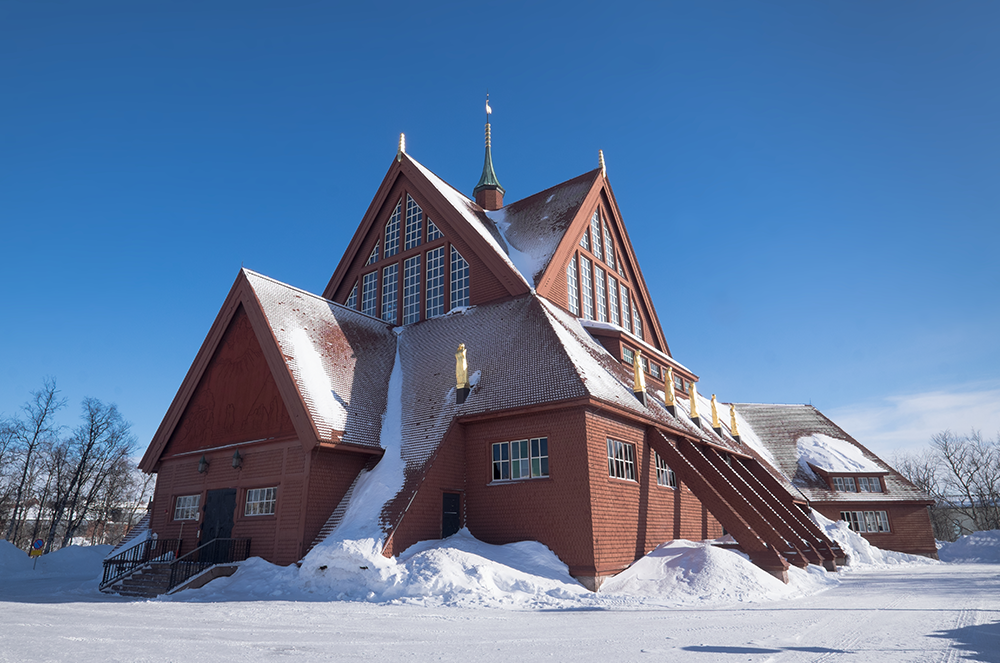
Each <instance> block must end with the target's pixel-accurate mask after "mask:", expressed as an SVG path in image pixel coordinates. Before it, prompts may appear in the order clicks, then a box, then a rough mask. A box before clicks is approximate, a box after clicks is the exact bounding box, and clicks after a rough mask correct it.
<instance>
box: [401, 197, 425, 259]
mask: <svg viewBox="0 0 1000 663" xmlns="http://www.w3.org/2000/svg"><path fill="white" fill-rule="evenodd" d="M423 226H424V210H422V209H421V208H420V205H418V204H417V201H415V200H414V199H413V198H411V197H410V194H406V234H405V235H404V237H403V250H404V251H409V250H410V249H412V248H416V247H418V246H420V240H421V239H422V238H423Z"/></svg>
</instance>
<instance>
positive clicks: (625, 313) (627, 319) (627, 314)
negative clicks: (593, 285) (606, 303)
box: [618, 283, 632, 331]
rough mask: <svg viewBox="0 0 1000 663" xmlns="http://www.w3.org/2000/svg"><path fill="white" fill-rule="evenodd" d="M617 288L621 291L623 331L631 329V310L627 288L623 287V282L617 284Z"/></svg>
mask: <svg viewBox="0 0 1000 663" xmlns="http://www.w3.org/2000/svg"><path fill="white" fill-rule="evenodd" d="M618 289H619V290H620V291H621V292H620V293H619V294H621V300H622V327H624V328H625V331H632V311H631V309H630V308H629V305H628V288H626V287H625V284H624V283H619V284H618Z"/></svg>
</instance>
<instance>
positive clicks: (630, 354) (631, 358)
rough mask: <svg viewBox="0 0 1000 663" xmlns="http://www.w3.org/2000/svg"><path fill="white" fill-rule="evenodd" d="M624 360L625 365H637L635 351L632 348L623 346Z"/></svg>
mask: <svg viewBox="0 0 1000 663" xmlns="http://www.w3.org/2000/svg"><path fill="white" fill-rule="evenodd" d="M622 359H624V360H625V363H626V364H628V365H629V366H631V365H633V364H635V351H634V350H633V349H632V348H629V347H626V346H624V345H623V346H622Z"/></svg>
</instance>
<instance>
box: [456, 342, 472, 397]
mask: <svg viewBox="0 0 1000 663" xmlns="http://www.w3.org/2000/svg"><path fill="white" fill-rule="evenodd" d="M455 383H456V385H457V388H458V389H468V388H469V363H468V361H467V360H466V357H465V343H462V344H460V345H459V346H458V352H456V353H455Z"/></svg>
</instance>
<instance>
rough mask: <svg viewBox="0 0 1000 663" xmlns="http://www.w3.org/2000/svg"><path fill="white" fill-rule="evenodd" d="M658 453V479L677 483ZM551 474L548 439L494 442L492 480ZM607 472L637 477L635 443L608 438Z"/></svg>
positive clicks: (670, 484) (665, 483) (660, 482)
mask: <svg viewBox="0 0 1000 663" xmlns="http://www.w3.org/2000/svg"><path fill="white" fill-rule="evenodd" d="M655 456H656V483H657V485H659V486H667V487H669V488H676V487H677V476H676V475H675V474H674V471H673V470H672V469H670V468H669V467H668V466H667V463H666V461H664V460H663V459H662V458H660V454H655ZM547 476H549V440H548V438H546V437H533V438H531V439H528V440H513V441H510V442H495V443H494V444H493V481H513V480H517V479H537V478H541V477H547ZM608 476H610V477H613V478H616V479H625V480H627V481H635V480H636V472H635V445H633V444H629V443H627V442H620V441H618V440H612V439H610V438H609V439H608Z"/></svg>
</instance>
